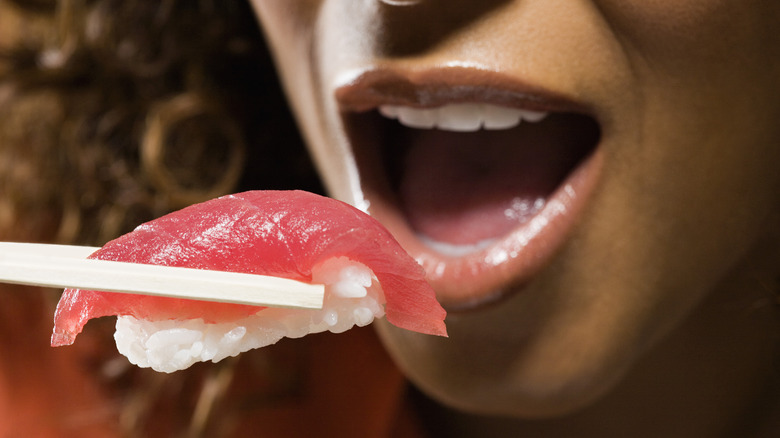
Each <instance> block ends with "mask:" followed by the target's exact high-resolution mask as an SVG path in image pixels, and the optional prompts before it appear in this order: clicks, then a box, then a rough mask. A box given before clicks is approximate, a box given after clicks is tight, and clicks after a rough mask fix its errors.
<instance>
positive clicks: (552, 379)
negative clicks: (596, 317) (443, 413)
mask: <svg viewBox="0 0 780 438" xmlns="http://www.w3.org/2000/svg"><path fill="white" fill-rule="evenodd" d="M449 327H450V331H451V335H452V334H455V335H456V336H457V337H456V338H455V339H450V340H443V339H435V338H432V337H426V336H419V335H417V334H415V333H409V332H406V331H403V330H397V329H396V328H394V327H393V326H391V325H389V324H386V323H380V324H377V331H378V333H379V334H380V338H381V339H382V341H383V343H384V344H385V346H386V348H387V350H388V351H389V352H390V354H391V356H392V357H393V359H394V361H395V362H396V363H397V364H398V366H399V367H400V368H401V369H402V371H403V372H404V373H405V374H406V375H407V376H408V377H409V379H410V380H411V381H412V383H414V384H415V386H417V387H418V388H419V389H420V390H421V391H422V392H423V393H425V394H426V395H427V396H428V397H430V398H431V399H433V400H435V401H436V402H438V403H440V404H442V405H444V406H447V407H449V408H452V409H455V410H458V411H461V412H465V413H470V414H475V415H485V416H498V417H508V418H515V419H549V418H555V417H562V416H566V415H570V414H573V413H576V412H578V411H580V410H582V409H585V408H587V407H588V406H591V405H592V404H594V403H596V402H597V401H598V400H599V399H600V398H602V397H603V396H605V394H607V393H609V392H610V390H612V389H613V388H614V387H615V385H616V384H618V383H619V381H620V380H621V377H622V376H623V375H624V373H625V371H626V370H627V369H628V368H629V366H628V364H629V363H630V360H629V359H628V358H606V357H596V356H597V355H594V356H593V357H582V358H573V357H568V358H567V356H566V355H557V354H556V355H555V356H554V357H547V356H545V355H544V354H538V355H537V356H536V357H528V356H526V355H524V354H523V353H522V350H518V349H517V348H515V349H513V350H507V349H503V350H494V349H493V348H494V347H490V348H484V344H485V343H487V342H491V343H493V344H495V343H496V342H494V341H493V340H490V341H488V340H482V341H481V342H480V341H479V340H474V339H468V338H467V339H463V337H461V336H458V332H459V328H458V326H457V324H450V326H449ZM472 342H477V345H474V344H472ZM480 344H481V345H483V346H482V347H481V346H480Z"/></svg>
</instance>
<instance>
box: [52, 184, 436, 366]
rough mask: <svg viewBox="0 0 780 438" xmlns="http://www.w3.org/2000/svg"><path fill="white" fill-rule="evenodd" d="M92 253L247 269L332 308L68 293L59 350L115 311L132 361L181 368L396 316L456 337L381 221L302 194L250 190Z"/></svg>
mask: <svg viewBox="0 0 780 438" xmlns="http://www.w3.org/2000/svg"><path fill="white" fill-rule="evenodd" d="M90 258H95V259H100V260H115V261H125V262H135V263H146V264H156V265H166V266H179V267H190V268H196V269H211V270H221V271H230V272H244V273H250V274H262V275H270V276H276V277H284V278H289V279H293V280H299V281H304V282H309V283H317V284H324V285H325V299H324V304H323V308H322V309H321V310H308V309H285V308H270V307H257V306H250V305H241V304H228V303H213V302H204V301H195V300H188V299H176V298H163V297H153V296H144V295H127V294H118V293H109V292H99V291H89V290H80V289H66V290H65V291H64V292H63V295H62V297H61V298H60V301H59V303H58V305H57V309H56V311H55V316H54V331H53V334H52V339H51V345H52V346H62V345H69V344H72V343H73V342H74V341H75V339H76V336H77V335H78V334H79V333H80V332H81V330H82V329H83V327H84V325H85V324H86V323H87V321H89V320H90V319H93V318H98V317H103V316H111V315H116V316H118V318H117V323H116V333H115V335H114V338H115V341H116V344H117V348H118V350H119V352H120V353H122V354H123V355H125V356H127V358H128V359H129V360H130V362H132V363H134V364H136V365H138V366H141V367H151V368H153V369H155V370H157V371H163V372H173V371H176V370H180V369H184V368H187V367H189V366H190V365H192V364H193V363H195V362H199V361H209V360H211V361H214V362H216V361H219V360H221V359H224V358H226V357H228V356H235V355H237V354H239V353H241V352H244V351H247V350H249V349H253V348H260V347H263V346H266V345H270V344H273V343H275V342H277V341H278V340H279V339H281V338H283V337H289V338H297V337H301V336H304V335H306V334H309V333H316V332H322V331H331V332H335V333H339V332H343V331H345V330H348V329H350V328H352V327H353V326H365V325H367V324H370V323H371V322H372V321H373V320H374V318H379V317H383V316H384V317H385V318H386V319H387V321H388V322H390V323H391V324H394V325H396V326H398V327H401V328H404V329H408V330H412V331H416V332H420V333H425V334H430V335H439V336H446V327H445V325H444V318H445V316H446V312H445V311H444V309H443V308H442V307H441V306H440V305H439V303H438V302H437V301H436V298H435V294H434V292H433V290H432V288H431V287H430V285H428V283H427V282H426V281H425V274H424V271H423V269H422V267H421V266H420V265H419V264H418V263H417V262H416V261H415V260H414V259H412V258H411V257H410V256H409V255H408V254H406V252H405V251H404V250H403V249H402V248H401V247H400V245H399V244H398V243H397V242H396V241H395V239H394V238H393V237H392V236H391V235H390V233H389V232H388V231H387V230H386V229H385V228H384V227H382V226H381V225H380V224H379V223H378V222H377V221H376V220H375V219H373V218H372V217H370V216H369V215H367V214H365V213H363V212H362V211H360V210H358V209H356V208H354V207H352V206H350V205H348V204H346V203H343V202H340V201H337V200H334V199H331V198H327V197H323V196H319V195H315V194H312V193H308V192H303V191H250V192H244V193H238V194H233V195H228V196H224V197H220V198H217V199H213V200H210V201H207V202H204V203H200V204H195V205H192V206H189V207H186V208H184V209H182V210H179V211H176V212H173V213H170V214H168V215H166V216H163V217H160V218H158V219H155V220H153V221H151V222H147V223H145V224H142V225H140V226H139V227H137V228H136V229H135V230H133V231H132V232H130V233H128V234H125V235H123V236H121V237H119V238H117V239H115V240H113V241H111V242H108V243H107V244H106V245H105V246H103V247H102V248H101V249H99V250H97V251H96V252H95V253H94V254H92V255H91V256H90Z"/></svg>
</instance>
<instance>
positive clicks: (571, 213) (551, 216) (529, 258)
mask: <svg viewBox="0 0 780 438" xmlns="http://www.w3.org/2000/svg"><path fill="white" fill-rule="evenodd" d="M602 161H603V159H602V154H601V153H600V148H599V147H596V149H595V150H594V151H593V152H592V153H591V154H590V156H588V157H586V158H585V159H584V160H583V161H582V162H581V163H580V165H579V166H578V167H577V168H576V169H574V170H573V171H572V173H571V174H570V175H569V176H568V178H567V179H566V180H565V181H563V183H561V185H560V186H559V187H558V189H557V190H556V191H555V192H554V193H553V194H552V196H550V197H549V198H548V199H547V200H546V204H545V206H544V207H543V208H542V209H541V210H540V211H539V212H538V213H537V214H536V215H535V216H534V217H533V218H532V219H531V220H529V221H527V222H525V223H523V224H522V225H519V226H517V227H516V228H514V229H513V230H511V231H510V232H509V233H508V234H506V235H505V236H503V237H501V238H499V239H496V240H495V241H494V242H492V243H490V244H489V245H487V246H486V247H484V248H481V249H478V250H475V251H473V252H469V253H467V254H464V255H457V256H455V255H445V254H442V253H439V252H437V251H435V250H433V249H432V248H431V247H429V246H428V245H426V244H425V243H423V241H422V240H421V239H420V238H419V237H418V236H417V235H416V234H415V233H414V231H413V230H412V229H411V228H410V227H409V225H408V224H407V222H406V219H405V218H404V216H403V214H402V213H401V212H400V211H399V209H398V208H397V207H396V206H395V205H393V204H392V203H391V202H389V201H387V199H386V198H385V197H383V196H381V194H379V193H372V192H371V189H370V187H366V190H365V192H364V194H365V196H366V199H368V200H369V201H370V208H369V212H370V213H371V215H372V216H374V217H376V218H377V219H378V220H379V221H380V222H382V223H383V224H384V225H385V227H387V229H388V230H390V232H391V233H393V235H394V236H395V238H396V239H397V240H398V242H399V243H400V244H401V245H402V246H403V247H404V249H406V250H407V251H408V252H409V253H410V254H411V255H412V256H413V257H414V258H415V259H416V260H417V261H418V262H420V264H422V266H423V267H424V268H425V270H426V272H427V275H428V281H429V282H430V284H431V286H433V288H434V289H435V290H436V293H437V297H438V298H439V301H440V302H441V304H442V305H443V306H444V307H445V308H447V310H448V311H468V310H474V309H477V308H479V307H482V306H485V305H489V304H491V303H494V302H495V301H498V300H501V299H504V298H507V297H508V296H509V295H510V294H512V293H514V292H515V291H517V290H519V289H521V288H520V287H518V286H519V285H522V284H524V283H526V282H528V281H529V280H530V279H531V278H532V277H533V276H534V275H536V274H537V273H538V272H539V271H541V270H542V269H543V268H544V267H545V266H546V265H548V264H549V263H550V261H551V260H552V259H553V258H554V256H555V254H556V253H557V252H558V251H559V249H560V248H561V247H562V246H563V245H564V243H565V242H566V241H567V237H568V236H569V235H570V233H571V230H572V229H573V228H574V226H575V224H576V223H577V222H578V220H579V218H580V217H581V216H582V214H583V211H584V206H585V205H586V204H587V200H588V198H590V195H591V194H592V192H593V191H594V188H595V186H596V183H597V181H598V179H599V174H600V171H601V167H602Z"/></svg>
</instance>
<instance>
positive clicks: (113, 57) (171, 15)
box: [0, 0, 320, 244]
mask: <svg viewBox="0 0 780 438" xmlns="http://www.w3.org/2000/svg"><path fill="white" fill-rule="evenodd" d="M13 3H14V5H15V7H17V8H20V9H21V10H23V11H24V12H25V13H26V14H27V15H28V16H29V15H33V16H34V17H35V20H38V21H39V22H40V21H41V20H43V21H46V22H48V23H50V25H49V26H40V27H41V28H42V29H43V31H41V32H30V33H28V34H26V35H24V36H22V37H21V38H20V40H19V41H17V42H16V44H15V45H14V46H13V47H6V48H2V49H0V50H2V51H1V52H0V74H1V75H2V76H0V146H1V147H0V187H2V189H0V190H2V192H1V194H0V202H1V203H2V206H0V211H2V212H3V213H0V233H2V234H4V236H0V237H3V238H6V239H21V238H25V239H29V238H34V239H37V240H55V241H59V242H78V243H93V244H95V243H102V242H105V241H106V240H108V239H110V238H112V237H114V236H116V235H117V234H119V233H122V232H125V231H127V230H128V229H129V228H131V227H133V226H135V225H137V224H138V223H140V222H143V221H145V220H149V219H151V218H153V217H157V216H159V215H161V214H163V213H165V212H167V211H169V210H171V209H175V208H179V207H182V206H184V205H187V204H191V203H194V202H200V201H203V200H206V199H209V198H213V197H215V196H218V195H221V194H224V193H227V192H230V191H232V190H236V189H237V188H238V187H252V188H289V187H296V188H307V189H310V190H314V191H319V190H320V188H319V186H318V185H317V182H316V177H314V176H313V172H312V171H311V166H310V164H309V163H308V161H307V158H306V156H305V154H304V152H303V149H302V146H301V141H300V139H299V138H298V137H297V133H296V131H295V127H294V125H293V122H292V121H291V118H290V116H289V113H286V112H285V111H284V109H285V108H286V107H285V103H284V99H283V96H282V93H281V92H280V90H279V88H278V85H277V80H276V77H275V76H274V72H273V69H272V68H270V60H269V57H268V54H267V52H266V49H265V47H264V46H263V44H262V38H261V37H260V34H259V30H258V28H257V25H256V24H255V22H254V19H253V15H252V13H251V11H249V10H248V6H247V5H246V4H245V3H243V2H224V1H217V0H165V1H160V2H144V1H138V2H135V1H134V2H127V1H123V0H101V1H88V0H62V1H60V2H56V3H55V2H51V1H45V0H14V2H13ZM268 139H273V141H274V142H275V144H271V143H269V140H268ZM247 157H248V159H247ZM302 186H304V187H302ZM36 230H39V231H38V232H40V230H48V234H45V235H41V236H35V232H36ZM9 233H12V234H10V235H9Z"/></svg>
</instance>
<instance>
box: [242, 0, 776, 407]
mask: <svg viewBox="0 0 780 438" xmlns="http://www.w3.org/2000/svg"><path fill="white" fill-rule="evenodd" d="M254 3H255V6H256V10H257V12H258V14H259V16H260V19H261V21H262V24H263V27H264V30H265V32H266V33H267V35H268V37H269V42H270V45H271V47H272V49H273V51H274V54H275V56H276V59H277V62H278V66H279V69H280V72H281V74H282V76H283V80H284V85H285V87H286V90H287V92H288V94H289V97H290V100H291V104H292V106H293V108H294V111H295V113H296V115H297V117H298V119H299V122H300V124H301V127H302V130H303V132H304V135H305V137H306V139H307V141H308V143H309V145H310V148H311V151H312V154H313V156H314V157H315V159H316V161H317V164H318V166H319V169H320V171H321V173H322V176H323V179H324V181H325V183H326V184H327V187H328V188H329V190H330V192H331V194H332V195H333V196H335V197H337V198H340V199H343V200H346V201H348V202H351V203H353V204H355V205H357V206H359V207H362V208H364V209H367V210H368V211H369V212H370V213H371V214H372V215H374V216H375V217H376V218H378V219H379V220H380V221H382V222H383V223H384V224H385V225H386V226H387V227H388V228H389V229H390V230H391V231H392V232H393V233H394V234H395V236H396V237H397V238H398V240H399V242H400V243H401V244H402V245H404V246H405V248H406V249H407V250H408V251H409V252H410V253H411V254H412V255H413V256H414V257H415V258H417V259H418V260H419V261H420V263H422V265H423V266H424V267H425V268H426V270H427V273H428V276H429V279H430V282H431V284H432V285H433V286H434V288H435V289H436V291H437V294H438V296H439V299H440V301H441V302H442V304H443V305H444V306H445V307H446V308H447V309H448V310H449V312H450V313H449V316H448V318H447V326H448V330H449V335H450V336H449V338H439V337H431V336H425V335H420V334H416V333H410V332H406V331H403V330H400V329H397V328H395V327H392V326H389V325H386V324H382V325H381V327H380V332H381V335H382V337H383V339H384V341H385V343H386V344H387V346H388V349H389V350H390V352H391V353H392V354H393V356H394V357H395V358H396V360H397V362H398V363H399V364H400V366H401V367H402V368H403V369H404V370H405V371H406V373H407V374H408V375H409V376H410V378H411V379H412V380H414V381H415V382H416V383H417V384H418V385H419V386H420V387H422V388H423V389H424V390H426V391H427V392H428V393H429V394H431V395H433V396H435V397H437V398H439V399H440V400H442V401H445V402H447V403H449V404H451V405H455V406H458V407H460V408H463V409H468V410H472V411H477V412H488V413H498V414H512V415H537V414H538V415H547V414H551V413H555V412H563V411H566V410H570V409H573V408H575V407H577V406H581V405H583V404H585V403H587V402H589V401H590V400H592V399H594V398H595V397H597V396H599V395H600V394H603V393H604V392H605V391H607V390H608V389H609V388H610V387H611V386H612V385H613V384H614V383H615V382H616V381H617V380H619V378H620V376H621V375H623V373H624V372H626V370H627V369H629V368H630V366H631V365H632V363H634V362H635V360H636V359H638V358H639V357H640V356H641V355H642V354H643V353H644V352H646V351H647V350H648V349H649V348H650V346H651V345H653V344H654V342H655V341H656V340H658V339H659V338H661V337H663V336H664V335H665V334H667V333H669V331H670V330H671V329H672V328H674V327H676V326H677V325H678V324H679V323H680V321H682V320H683V319H686V318H687V317H689V316H690V315H692V314H693V313H694V312H695V310H694V309H695V307H696V305H697V304H698V303H700V302H701V301H702V299H703V298H704V297H705V296H707V295H708V294H710V293H711V291H712V290H713V289H714V288H716V286H717V284H718V282H719V280H720V278H721V276H722V274H723V273H724V272H726V271H728V270H730V269H731V268H733V267H734V266H736V265H737V264H738V263H739V262H740V261H741V259H742V258H744V257H745V256H746V254H747V253H748V252H749V251H750V250H751V249H752V248H753V247H754V245H755V244H756V243H757V242H758V241H759V240H761V239H762V238H763V237H764V236H765V234H766V233H767V232H768V231H767V230H768V229H769V226H770V224H771V223H773V222H772V219H771V217H772V215H773V214H775V213H777V209H778V205H780V202H778V201H779V199H778V193H780V190H779V189H780V172H778V171H777V163H778V162H780V146H778V144H779V143H778V142H780V132H779V129H778V126H780V124H778V123H777V120H778V117H780V108H779V107H778V106H779V105H780V86H778V85H777V83H778V78H780V33H778V32H777V31H776V24H777V23H778V22H780V2H772V1H763V0H688V1H684V2H682V1H663V0H653V1H637V0H632V1H625V0H592V1H587V0H569V1H545V0H480V1H472V0H417V1H393V2H391V1H389V0H388V1H384V2H383V1H380V0H361V1H356V0H256V1H255V2H254ZM539 119H541V120H539ZM399 120H400V121H399ZM518 120H521V121H520V123H519V125H518V124H517V121H518Z"/></svg>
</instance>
